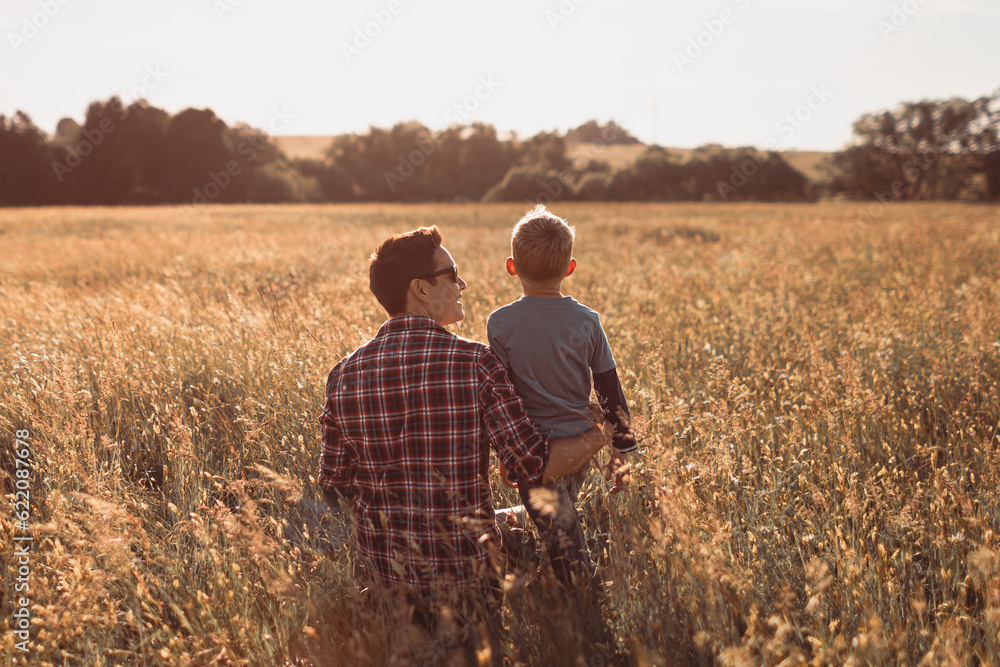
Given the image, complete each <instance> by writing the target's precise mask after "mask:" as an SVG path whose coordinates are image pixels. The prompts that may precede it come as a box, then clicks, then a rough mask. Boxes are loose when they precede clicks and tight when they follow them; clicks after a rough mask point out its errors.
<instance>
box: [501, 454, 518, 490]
mask: <svg viewBox="0 0 1000 667" xmlns="http://www.w3.org/2000/svg"><path fill="white" fill-rule="evenodd" d="M497 463H499V464H500V481H501V482H503V485H504V486H509V487H510V488H512V489H516V488H517V482H512V481H510V477H508V474H509V472H508V470H507V466H505V465H504V464H503V461H501V460H500V459H497Z"/></svg>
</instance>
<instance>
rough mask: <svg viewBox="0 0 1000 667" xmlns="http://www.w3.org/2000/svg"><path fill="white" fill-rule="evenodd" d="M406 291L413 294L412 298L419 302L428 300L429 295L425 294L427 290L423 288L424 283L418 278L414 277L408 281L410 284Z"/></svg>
mask: <svg viewBox="0 0 1000 667" xmlns="http://www.w3.org/2000/svg"><path fill="white" fill-rule="evenodd" d="M407 291H408V292H409V293H410V294H411V295H413V298H414V299H416V300H417V301H419V302H420V303H427V302H428V301H430V299H431V297H430V295H429V294H427V290H425V289H424V285H423V283H422V282H421V280H420V279H419V278H414V279H413V280H411V281H410V286H409V288H408V289H407Z"/></svg>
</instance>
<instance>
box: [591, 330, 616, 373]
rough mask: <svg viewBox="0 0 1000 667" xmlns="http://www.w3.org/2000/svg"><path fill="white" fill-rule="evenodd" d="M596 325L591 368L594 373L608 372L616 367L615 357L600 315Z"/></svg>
mask: <svg viewBox="0 0 1000 667" xmlns="http://www.w3.org/2000/svg"><path fill="white" fill-rule="evenodd" d="M594 317H596V318H597V321H596V322H595V324H596V326H595V327H594V336H595V338H596V340H594V354H593V356H591V358H590V370H591V371H592V372H593V373H594V374H597V373H607V372H608V371H610V370H613V369H614V367H615V358H614V356H613V355H612V354H611V345H610V344H609V343H608V336H607V334H605V333H604V327H602V326H601V318H600V316H598V315H595V316H594Z"/></svg>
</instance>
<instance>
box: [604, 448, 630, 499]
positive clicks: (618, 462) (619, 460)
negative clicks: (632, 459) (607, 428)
mask: <svg viewBox="0 0 1000 667" xmlns="http://www.w3.org/2000/svg"><path fill="white" fill-rule="evenodd" d="M612 477H614V478H615V484H614V486H612V487H611V491H609V492H608V493H618V492H619V491H624V490H625V489H627V488H628V485H629V484H631V483H632V464H631V463H629V460H628V453H622V452H619V451H617V450H612V451H611V456H610V457H609V458H608V466H607V468H605V469H604V479H605V480H606V481H608V482H610V481H611V478H612Z"/></svg>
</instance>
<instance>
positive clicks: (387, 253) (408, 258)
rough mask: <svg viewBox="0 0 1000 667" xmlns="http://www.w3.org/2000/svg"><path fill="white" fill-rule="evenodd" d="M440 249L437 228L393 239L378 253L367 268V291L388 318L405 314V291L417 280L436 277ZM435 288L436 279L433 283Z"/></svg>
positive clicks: (425, 228) (384, 242) (383, 244)
mask: <svg viewBox="0 0 1000 667" xmlns="http://www.w3.org/2000/svg"><path fill="white" fill-rule="evenodd" d="M440 246H441V232H439V231H438V230H437V227H421V228H419V229H415V230H413V231H412V232H406V233H405V234H397V235H396V236H390V237H389V238H387V239H386V240H385V241H382V243H381V244H380V245H379V247H378V248H376V249H375V252H373V253H372V256H371V260H372V261H371V264H370V265H369V266H368V288H369V289H370V290H371V291H372V294H374V295H375V298H376V299H378V302H379V303H380V304H382V307H383V308H385V310H386V312H387V313H389V317H395V316H397V315H402V314H403V313H404V312H406V291H407V290H408V289H409V287H410V281H411V280H413V279H414V278H419V277H421V276H426V275H427V274H429V273H434V269H435V267H434V252H435V251H436V250H437V249H438V248H439V247H440ZM430 280H431V281H432V282H433V283H434V284H437V283H436V279H433V278H432V279H430Z"/></svg>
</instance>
